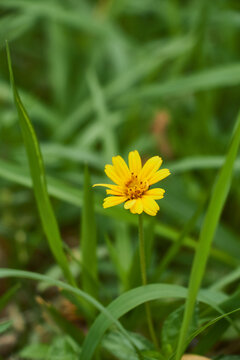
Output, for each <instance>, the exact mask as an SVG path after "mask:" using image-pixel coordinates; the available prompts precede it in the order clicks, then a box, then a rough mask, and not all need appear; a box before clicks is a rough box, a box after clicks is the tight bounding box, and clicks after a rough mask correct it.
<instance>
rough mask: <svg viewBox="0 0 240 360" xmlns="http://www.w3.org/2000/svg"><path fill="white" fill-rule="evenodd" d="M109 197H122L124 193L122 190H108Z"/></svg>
mask: <svg viewBox="0 0 240 360" xmlns="http://www.w3.org/2000/svg"><path fill="white" fill-rule="evenodd" d="M106 193H107V194H108V195H122V196H124V195H125V194H124V192H123V191H122V190H106Z"/></svg>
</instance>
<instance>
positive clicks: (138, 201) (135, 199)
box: [94, 150, 170, 216]
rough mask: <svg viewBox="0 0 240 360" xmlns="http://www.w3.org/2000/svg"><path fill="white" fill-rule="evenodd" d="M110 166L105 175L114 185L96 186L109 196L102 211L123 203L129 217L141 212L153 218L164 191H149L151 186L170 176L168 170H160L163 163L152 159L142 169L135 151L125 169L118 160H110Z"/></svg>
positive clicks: (123, 164)
mask: <svg viewBox="0 0 240 360" xmlns="http://www.w3.org/2000/svg"><path fill="white" fill-rule="evenodd" d="M112 163H113V165H106V166H105V173H106V174H107V176H108V177H109V178H110V179H111V180H112V181H113V182H114V183H115V184H114V185H113V184H95V185H94V186H105V187H106V188H107V190H106V192H107V194H108V195H113V196H108V197H106V198H105V199H104V202H103V207H104V208H108V207H111V206H115V205H118V204H121V203H123V202H125V204H124V208H125V209H129V210H130V211H131V213H132V214H141V213H142V212H143V211H144V212H145V213H147V214H149V215H152V216H155V215H156V214H157V212H158V210H159V209H160V208H159V206H158V204H157V203H156V201H155V200H160V199H162V198H163V196H164V193H165V190H163V189H161V188H153V189H150V186H151V185H153V184H155V183H157V182H158V181H160V180H162V179H164V178H166V177H167V176H168V175H170V171H169V170H168V169H161V170H159V168H160V166H161V165H162V159H161V158H160V157H159V156H153V157H152V158H150V159H149V160H148V161H147V162H146V163H145V164H144V165H143V166H142V161H141V158H140V155H139V153H138V151H137V150H135V151H131V152H130V153H129V155H128V165H129V166H127V164H126V163H125V161H124V160H123V158H122V157H121V156H119V155H118V156H114V157H113V158H112Z"/></svg>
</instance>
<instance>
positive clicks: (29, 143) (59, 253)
mask: <svg viewBox="0 0 240 360" xmlns="http://www.w3.org/2000/svg"><path fill="white" fill-rule="evenodd" d="M7 56H8V66H9V72H10V80H11V84H12V88H13V95H14V101H15V105H16V108H17V111H18V116H19V122H20V126H21V130H22V135H23V140H24V143H25V147H26V151H27V154H28V159H29V166H30V170H31V177H32V182H33V188H34V193H35V197H36V201H37V205H38V210H39V214H40V217H41V220H42V224H43V228H44V230H45V233H46V236H47V239H48V242H49V245H50V248H51V250H52V253H53V255H54V256H55V258H56V261H57V262H58V263H59V265H60V266H61V268H62V270H63V272H64V274H65V276H66V277H67V279H68V280H69V282H70V283H71V284H75V280H74V278H73V277H72V275H71V272H70V270H69V266H68V261H67V258H66V257H65V254H64V252H63V249H62V241H61V236H60V232H59V228H58V225H57V221H56V218H55V215H54V212H53V210H52V207H51V203H50V200H49V197H48V192H47V184H46V180H45V170H44V164H43V159H42V155H41V151H40V148H39V145H38V140H37V137H36V134H35V132H34V129H33V126H32V124H31V122H30V119H29V117H28V115H27V112H26V110H25V108H24V106H23V104H22V101H21V99H20V97H19V95H18V92H17V89H16V87H15V83H14V77H13V71H12V65H11V57H10V51H9V47H8V44H7Z"/></svg>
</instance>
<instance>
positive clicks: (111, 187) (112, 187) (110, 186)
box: [93, 184, 122, 191]
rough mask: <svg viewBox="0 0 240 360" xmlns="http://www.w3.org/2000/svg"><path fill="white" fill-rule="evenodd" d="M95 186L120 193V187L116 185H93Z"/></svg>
mask: <svg viewBox="0 0 240 360" xmlns="http://www.w3.org/2000/svg"><path fill="white" fill-rule="evenodd" d="M95 186H104V187H106V188H109V189H111V190H115V191H122V187H121V186H118V185H112V184H94V185H93V187H95Z"/></svg>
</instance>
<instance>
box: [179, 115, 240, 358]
mask: <svg viewBox="0 0 240 360" xmlns="http://www.w3.org/2000/svg"><path fill="white" fill-rule="evenodd" d="M239 143H240V114H239V115H238V118H237V122H236V127H235V129H234V135H233V138H232V141H231V144H230V147H229V150H228V154H227V156H226V160H225V163H224V165H223V167H222V168H221V170H220V173H219V176H218V178H217V181H216V184H215V187H214V189H213V193H212V196H211V199H210V203H209V206H208V209H207V213H206V216H205V219H204V222H203V225H202V229H201V232H200V238H199V243H198V247H197V251H196V253H195V257H194V262H193V266H192V270H191V275H190V281H189V288H188V297H187V301H186V307H185V312H184V318H183V323H182V327H181V331H180V336H179V342H178V347H177V355H176V360H179V359H180V358H181V355H182V353H183V352H184V348H185V345H184V344H185V339H186V337H187V334H188V328H189V324H190V322H191V319H192V314H193V310H194V306H195V302H196V298H197V293H198V290H199V288H200V286H201V282H202V278H203V274H204V270H205V267H206V263H207V259H208V256H209V254H210V248H211V243H212V240H213V237H214V234H215V231H216V228H217V225H218V222H219V219H220V215H221V212H222V209H223V206H224V204H225V200H226V198H227V195H228V191H229V188H230V185H231V178H232V172H233V165H234V161H235V159H236V156H237V152H238V147H239Z"/></svg>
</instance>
